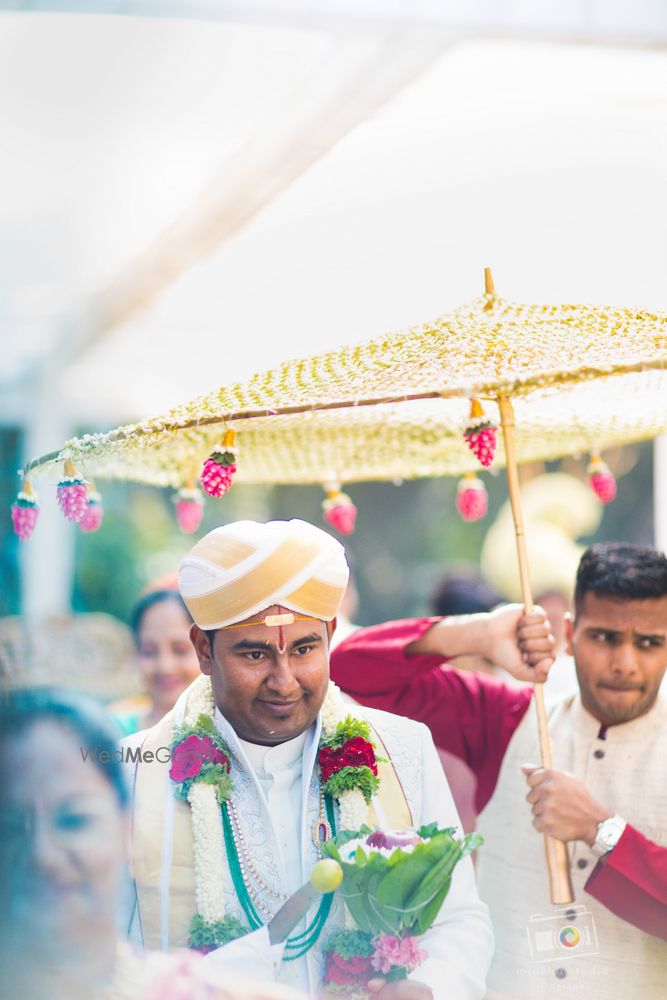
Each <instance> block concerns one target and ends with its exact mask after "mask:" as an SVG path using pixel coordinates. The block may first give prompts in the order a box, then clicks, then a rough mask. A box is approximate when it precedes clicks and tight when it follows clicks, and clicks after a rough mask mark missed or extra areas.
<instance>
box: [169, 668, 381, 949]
mask: <svg viewBox="0 0 667 1000" xmlns="http://www.w3.org/2000/svg"><path fill="white" fill-rule="evenodd" d="M214 712H215V702H214V700H213V692H212V690H211V684H210V680H209V679H208V678H207V677H204V676H202V677H200V678H198V679H197V680H196V681H195V683H194V684H193V686H192V688H191V691H190V695H189V697H188V707H187V711H186V714H185V718H184V720H183V722H182V723H181V724H180V725H178V726H176V728H175V729H174V735H173V740H172V744H171V767H170V771H169V776H170V778H171V780H172V781H173V782H174V785H175V791H176V795H177V796H178V797H179V798H181V799H183V800H185V801H187V802H188V803H189V805H190V811H191V815H192V833H193V854H194V881H195V899H196V903H197V913H196V914H195V915H194V917H193V919H192V923H191V926H190V945H191V947H193V948H197V949H198V950H200V951H210V950H212V949H213V948H218V947H221V945H223V944H225V943H227V941H230V940H233V939H234V938H237V937H240V936H242V935H243V934H246V933H248V928H247V927H244V926H243V925H242V924H241V923H240V922H239V921H238V920H237V919H236V918H235V917H232V916H230V915H228V914H227V913H226V908H225V885H224V878H225V856H227V860H228V861H229V863H230V869H231V871H232V878H233V881H234V887H235V889H237V895H238V896H239V901H240V902H241V904H242V906H243V908H244V910H245V912H246V916H247V917H248V922H249V923H250V925H251V927H254V926H257V925H258V924H260V925H261V921H260V918H259V917H258V916H257V914H256V911H255V910H254V907H253V904H252V902H251V901H250V899H249V895H248V893H247V889H245V886H244V885H243V875H242V871H241V870H240V868H239V859H238V856H237V855H236V853H235V848H234V841H233V838H232V837H231V836H230V821H229V812H228V807H227V802H228V801H229V800H230V799H231V796H232V793H233V791H234V786H233V783H232V780H231V777H230V770H231V752H230V750H229V747H228V746H227V744H226V743H225V742H224V740H223V739H222V737H221V736H220V734H219V732H218V730H217V728H216V725H215V722H214V719H213V715H214ZM321 715H322V736H321V738H320V746H319V752H318V763H319V767H320V777H321V782H322V791H323V793H324V795H325V796H327V797H330V799H335V800H336V801H337V802H338V808H339V825H340V828H341V829H342V830H352V831H356V830H360V829H361V828H362V827H363V826H364V825H365V824H366V822H367V820H368V807H369V804H370V801H371V798H372V796H373V795H374V794H375V792H376V791H377V790H378V788H379V786H380V781H379V778H378V776H377V774H378V768H377V765H378V760H379V759H381V758H378V757H377V756H376V754H375V748H374V746H373V743H372V740H371V730H370V726H369V725H368V724H367V723H366V722H364V721H363V720H360V719H355V718H354V717H353V716H351V715H350V714H349V713H348V711H347V706H346V705H345V703H344V701H343V699H342V698H341V695H340V692H339V690H338V688H337V687H336V685H335V684H334V683H333V682H332V681H330V682H329V688H328V691H327V695H326V698H325V700H324V703H323V705H322V709H321ZM329 801H330V800H329ZM221 807H222V809H221ZM221 813H222V818H221ZM330 816H331V819H332V821H333V812H331V814H330ZM237 883H238V887H237ZM239 888H240V890H241V891H240V892H239V891H238V889H239ZM241 897H243V898H241ZM326 898H327V897H323V899H324V900H326ZM330 907H331V897H329V899H328V903H325V908H326V914H325V912H324V910H323V912H322V913H321V914H320V913H318V916H317V917H316V918H315V921H314V924H313V929H312V931H311V929H310V928H309V929H308V931H306V933H305V934H304V935H300V936H299V938H300V939H302V940H299V938H295V939H294V940H293V943H292V945H291V947H292V952H293V955H292V957H293V958H297V957H299V956H300V955H301V954H303V953H304V948H305V949H306V950H307V948H309V947H312V945H313V944H314V943H315V940H317V937H318V936H319V932H320V931H321V929H322V926H323V924H324V920H325V919H326V915H328V912H329V909H330ZM289 947H290V945H289V943H288V948H289Z"/></svg>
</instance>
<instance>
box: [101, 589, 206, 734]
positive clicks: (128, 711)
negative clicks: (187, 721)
mask: <svg viewBox="0 0 667 1000" xmlns="http://www.w3.org/2000/svg"><path fill="white" fill-rule="evenodd" d="M130 625H131V628H132V634H133V636H134V644H135V650H136V660H137V666H138V669H139V673H140V675H141V678H142V681H143V684H144V688H145V694H143V695H139V696H136V697H133V698H124V699H123V700H122V701H117V702H114V703H113V704H112V705H109V706H108V711H109V712H110V713H111V715H112V716H113V718H114V720H115V721H116V722H117V724H118V726H119V727H120V731H121V734H122V735H123V736H129V735H130V734H131V733H136V732H137V731H138V730H140V729H147V728H148V727H149V726H152V725H154V724H155V723H156V722H158V721H159V720H160V719H161V718H162V716H163V715H166V713H167V712H168V711H170V709H172V708H173V707H174V705H175V703H176V700H177V698H178V696H179V695H180V694H181V692H183V691H184V690H185V689H186V687H188V685H189V684H191V683H192V681H193V680H195V678H196V677H198V676H199V661H198V660H197V654H196V653H195V650H194V646H193V645H192V643H191V642H190V626H191V625H192V619H191V617H190V615H189V613H188V610H187V608H186V607H185V604H184V603H183V600H182V598H181V595H180V594H179V592H178V590H177V589H176V584H175V581H174V583H173V584H170V585H167V584H166V583H164V584H158V585H154V586H153V588H152V589H150V590H147V591H145V592H144V593H143V594H142V596H141V597H140V598H139V600H138V601H137V603H136V605H135V607H134V609H133V611H132V618H131V622H130Z"/></svg>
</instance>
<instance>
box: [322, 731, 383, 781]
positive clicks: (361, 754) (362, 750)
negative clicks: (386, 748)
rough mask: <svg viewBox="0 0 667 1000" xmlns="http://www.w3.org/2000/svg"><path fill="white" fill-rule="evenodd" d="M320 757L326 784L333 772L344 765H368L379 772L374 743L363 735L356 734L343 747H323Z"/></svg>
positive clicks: (374, 771) (375, 772)
mask: <svg viewBox="0 0 667 1000" xmlns="http://www.w3.org/2000/svg"><path fill="white" fill-rule="evenodd" d="M319 759H320V771H321V772H322V781H323V782H324V784H325V785H326V783H327V781H328V780H329V778H330V777H331V775H332V774H336V772H337V771H341V770H342V769H343V768H344V767H368V768H370V770H371V771H372V772H373V774H377V773H378V767H377V761H376V759H375V750H374V749H373V744H372V743H370V742H369V741H368V740H365V739H363V738H362V737H361V736H355V737H354V739H352V740H348V741H347V743H343V745H342V746H341V747H323V748H322V749H321V750H320V758H319Z"/></svg>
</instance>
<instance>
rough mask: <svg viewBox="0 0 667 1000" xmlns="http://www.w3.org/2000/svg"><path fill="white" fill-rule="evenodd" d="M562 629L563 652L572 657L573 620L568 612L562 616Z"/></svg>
mask: <svg viewBox="0 0 667 1000" xmlns="http://www.w3.org/2000/svg"><path fill="white" fill-rule="evenodd" d="M563 627H564V630H565V652H566V653H567V655H568V656H574V646H573V645H572V638H573V636H574V618H573V617H572V615H571V614H570V612H569V611H566V612H565V614H564V615H563Z"/></svg>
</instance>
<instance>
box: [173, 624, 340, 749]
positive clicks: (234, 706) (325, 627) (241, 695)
mask: <svg viewBox="0 0 667 1000" xmlns="http://www.w3.org/2000/svg"><path fill="white" fill-rule="evenodd" d="M280 614H285V609H284V608H278V607H271V608H267V609H266V610H265V611H262V612H261V613H260V614H258V615H253V616H252V618H251V619H248V620H247V622H257V621H258V620H259V619H264V618H265V616H266V615H280ZM240 626H241V627H232V628H223V629H218V630H217V631H216V632H215V633H214V635H213V639H212V641H209V636H208V635H207V634H206V633H205V632H203V631H202V630H201V629H200V628H198V627H197V626H196V625H193V626H192V630H191V638H192V642H193V644H194V647H195V650H196V651H197V656H198V657H199V665H200V667H201V670H202V673H204V674H207V675H208V676H210V678H211V685H212V687H213V697H214V698H215V703H216V705H217V706H218V708H219V709H220V711H221V712H222V714H223V715H224V717H225V718H226V719H227V720H228V721H229V722H230V723H231V725H232V726H233V727H234V730H235V731H236V733H237V734H238V735H239V736H240V737H241V739H244V740H248V741H249V742H250V743H259V744H262V745H264V746H272V745H274V744H277V743H284V742H285V741H286V740H291V739H294V737H295V736H299V735H300V734H301V733H303V732H305V730H306V729H308V728H309V727H310V725H311V724H312V723H313V722H314V720H315V718H316V716H317V713H318V712H319V710H320V707H321V705H322V702H323V701H324V696H325V694H326V691H327V685H328V683H329V639H330V637H331V634H332V633H333V628H334V623H333V622H332V623H329V624H327V623H326V622H322V621H320V620H319V619H317V618H307V619H302V618H298V617H297V619H296V620H295V621H294V622H293V623H292V624H291V625H282V626H280V627H278V626H276V625H264V624H261V625H258V624H248V623H246V622H241V623H240Z"/></svg>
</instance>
